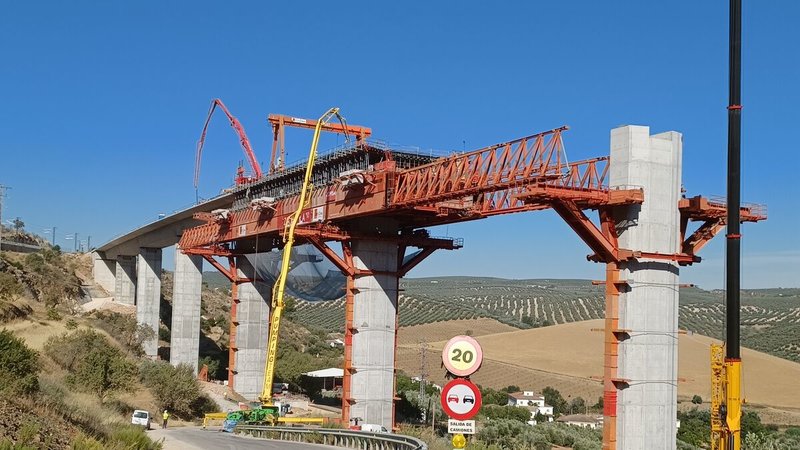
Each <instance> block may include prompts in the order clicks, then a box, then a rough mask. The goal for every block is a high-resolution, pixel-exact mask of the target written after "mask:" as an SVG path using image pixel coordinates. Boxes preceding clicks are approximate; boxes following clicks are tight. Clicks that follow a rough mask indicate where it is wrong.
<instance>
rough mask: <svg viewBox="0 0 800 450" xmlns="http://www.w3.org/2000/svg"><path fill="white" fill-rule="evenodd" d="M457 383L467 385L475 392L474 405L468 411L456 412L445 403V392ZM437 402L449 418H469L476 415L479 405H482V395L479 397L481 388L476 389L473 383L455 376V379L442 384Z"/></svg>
mask: <svg viewBox="0 0 800 450" xmlns="http://www.w3.org/2000/svg"><path fill="white" fill-rule="evenodd" d="M458 384H461V385H464V386H467V387H468V388H470V389H471V390H472V392H474V393H475V406H474V407H473V408H472V409H471V410H470V411H469V412H468V413H464V414H458V413H456V412H455V411H453V410H452V409H450V406H449V405H448V404H447V401H446V397H447V392H449V391H450V389H451V388H452V387H453V386H455V385H458ZM439 402H440V403H441V404H442V411H444V412H445V414H447V415H448V416H449V417H450V418H451V419H455V420H469V419H471V418H473V417H475V416H476V415H478V411H480V409H481V406H483V397H481V390H480V389H478V386H476V385H475V383H473V382H471V381H469V380H464V379H462V378H456V379H455V380H450V382H449V383H447V384H446V385H444V387H443V388H442V395H441V396H440V397H439Z"/></svg>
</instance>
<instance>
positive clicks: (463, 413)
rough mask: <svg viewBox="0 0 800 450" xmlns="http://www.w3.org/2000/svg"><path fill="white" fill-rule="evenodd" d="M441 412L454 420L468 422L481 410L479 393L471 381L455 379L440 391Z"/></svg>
mask: <svg viewBox="0 0 800 450" xmlns="http://www.w3.org/2000/svg"><path fill="white" fill-rule="evenodd" d="M441 401H442V411H444V412H445V414H447V415H448V416H450V417H451V418H453V419H456V420H469V419H471V418H473V417H475V415H476V414H478V411H479V410H480V409H481V402H482V399H481V391H480V390H479V389H478V386H475V384H473V383H472V382H471V381H469V380H465V379H463V378H456V379H455V380H451V381H450V382H449V383H447V384H446V385H445V386H444V388H443V389H442V398H441Z"/></svg>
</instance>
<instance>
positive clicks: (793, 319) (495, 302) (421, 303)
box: [294, 277, 800, 362]
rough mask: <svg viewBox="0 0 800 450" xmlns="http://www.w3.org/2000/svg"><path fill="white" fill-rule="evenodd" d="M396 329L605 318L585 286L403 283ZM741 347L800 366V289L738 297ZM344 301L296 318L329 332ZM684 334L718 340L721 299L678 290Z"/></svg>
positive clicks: (453, 280) (522, 325) (299, 310)
mask: <svg viewBox="0 0 800 450" xmlns="http://www.w3.org/2000/svg"><path fill="white" fill-rule="evenodd" d="M401 289H403V291H402V293H401V294H400V298H399V303H400V305H399V309H400V318H399V320H400V325H401V326H411V325H419V324H425V323H433V322H444V321H448V320H459V319H476V318H481V317H483V318H488V319H494V320H496V321H498V322H500V323H503V324H506V325H509V326H511V327H514V328H517V329H528V328H536V327H542V326H549V325H554V324H562V323H570V322H577V321H583V320H592V319H600V318H602V317H604V302H605V299H604V296H603V287H602V286H594V285H592V283H591V282H590V281H589V280H553V279H533V280H505V279H500V278H474V277H440V278H408V279H404V280H402V282H401ZM742 306H743V308H742V339H743V344H744V345H745V346H747V347H749V348H753V349H755V350H759V351H763V352H766V353H769V354H772V355H775V356H778V357H781V358H785V359H789V360H793V361H798V362H800V289H755V290H749V289H748V290H743V291H742ZM343 308H344V300H343V299H339V300H335V301H331V302H306V301H298V302H297V305H296V311H295V312H294V317H295V318H296V320H298V321H299V322H300V323H303V324H304V325H308V326H311V327H315V328H321V329H323V330H327V331H340V330H341V329H342V326H343V324H344V309H343ZM679 314H680V323H679V326H680V328H681V329H685V330H689V331H692V332H694V333H698V334H703V335H707V336H711V337H715V338H722V337H723V332H724V328H723V323H724V304H723V293H722V292H721V291H706V290H703V289H699V288H681V290H680V309H679Z"/></svg>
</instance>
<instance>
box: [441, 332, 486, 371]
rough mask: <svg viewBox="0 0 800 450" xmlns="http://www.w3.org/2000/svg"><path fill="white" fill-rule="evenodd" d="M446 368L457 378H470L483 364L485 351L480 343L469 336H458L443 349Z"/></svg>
mask: <svg viewBox="0 0 800 450" xmlns="http://www.w3.org/2000/svg"><path fill="white" fill-rule="evenodd" d="M442 361H444V366H445V367H446V368H447V370H449V371H450V373H452V374H453V375H455V376H458V377H468V376H470V375H472V374H473V373H475V371H476V370H478V369H479V368H480V366H481V363H482V362H483V350H481V345H480V344H478V341H476V340H475V339H473V338H471V337H469V336H456V337H454V338H452V339H450V340H449V341H447V344H446V345H445V346H444V349H442Z"/></svg>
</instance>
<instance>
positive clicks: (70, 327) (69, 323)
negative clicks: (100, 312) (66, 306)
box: [66, 319, 78, 330]
mask: <svg viewBox="0 0 800 450" xmlns="http://www.w3.org/2000/svg"><path fill="white" fill-rule="evenodd" d="M66 327H67V329H68V330H74V329H76V328H78V322H76V321H75V319H69V320H67V323H66Z"/></svg>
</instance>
